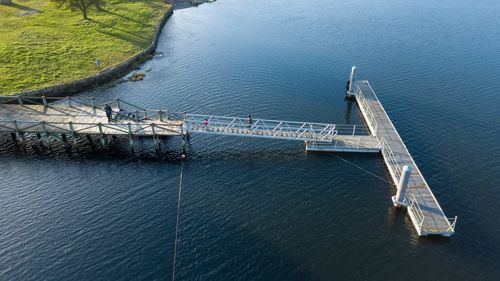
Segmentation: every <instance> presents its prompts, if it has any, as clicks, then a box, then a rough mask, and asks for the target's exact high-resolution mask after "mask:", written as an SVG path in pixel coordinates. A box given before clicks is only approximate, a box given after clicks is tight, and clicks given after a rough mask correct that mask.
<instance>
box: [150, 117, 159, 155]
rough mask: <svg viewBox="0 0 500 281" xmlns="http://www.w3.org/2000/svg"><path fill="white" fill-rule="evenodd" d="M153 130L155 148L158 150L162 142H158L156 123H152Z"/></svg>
mask: <svg viewBox="0 0 500 281" xmlns="http://www.w3.org/2000/svg"><path fill="white" fill-rule="evenodd" d="M151 131H152V133H153V142H154V144H155V149H156V150H158V148H159V144H160V142H158V139H157V137H156V130H155V123H151Z"/></svg>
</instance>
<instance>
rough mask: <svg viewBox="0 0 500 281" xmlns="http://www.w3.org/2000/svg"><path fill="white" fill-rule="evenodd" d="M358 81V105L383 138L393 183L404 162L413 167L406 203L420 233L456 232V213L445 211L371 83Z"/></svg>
mask: <svg viewBox="0 0 500 281" xmlns="http://www.w3.org/2000/svg"><path fill="white" fill-rule="evenodd" d="M355 85H356V90H355V98H356V101H357V103H358V106H359V109H360V111H361V113H362V115H363V117H364V119H365V122H366V124H367V125H368V127H369V128H370V131H371V134H372V135H373V136H376V137H377V138H378V140H379V142H380V149H381V152H382V156H383V158H384V162H385V164H386V166H387V168H388V170H389V173H390V175H391V177H392V180H393V181H394V183H395V184H396V185H397V184H398V183H399V181H400V178H401V174H402V169H403V167H404V166H410V167H412V168H413V171H412V172H411V174H410V177H409V182H408V191H407V193H406V201H407V202H406V203H407V204H408V206H407V209H408V214H409V216H410V218H411V221H412V222H413V225H414V226H415V229H416V230H417V232H418V234H419V235H420V236H426V235H443V236H451V235H452V234H454V232H455V222H456V217H455V218H451V219H450V218H448V217H447V216H446V215H445V214H444V212H443V210H442V209H441V206H440V205H439V203H438V201H437V199H436V197H435V196H434V194H433V193H432V191H431V189H430V187H429V185H428V184H427V182H426V181H425V179H424V177H423V176H422V173H421V172H420V170H419V169H418V166H417V165H416V164H415V161H414V160H413V158H412V157H411V155H410V153H409V152H408V149H407V148H406V146H405V144H404V143H403V140H402V139H401V137H400V136H399V133H398V132H397V130H396V128H395V127H394V125H393V124H392V122H391V120H390V119H389V116H388V115H387V113H386V111H385V109H384V107H383V106H382V104H381V103H380V101H379V99H378V98H377V96H376V95H375V92H374V91H373V89H372V87H371V86H370V83H369V82H368V81H357V82H356V83H355Z"/></svg>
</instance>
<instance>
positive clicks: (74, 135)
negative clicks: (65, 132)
mask: <svg viewBox="0 0 500 281" xmlns="http://www.w3.org/2000/svg"><path fill="white" fill-rule="evenodd" d="M68 124H69V130H70V131H71V138H73V143H74V144H76V133H75V128H74V127H73V122H71V121H69V123H68Z"/></svg>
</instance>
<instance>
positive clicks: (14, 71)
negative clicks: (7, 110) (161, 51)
mask: <svg viewBox="0 0 500 281" xmlns="http://www.w3.org/2000/svg"><path fill="white" fill-rule="evenodd" d="M170 9H171V6H170V5H168V4H166V3H165V2H164V1H163V0H137V1H126V0H110V1H107V5H106V6H104V11H101V12H96V11H91V12H90V13H89V17H90V20H88V21H84V20H83V19H82V15H81V13H79V12H77V11H71V10H68V9H64V8H59V7H58V6H57V5H55V4H53V3H51V2H50V1H48V0H24V1H23V0H15V1H14V2H13V5H0V26H1V27H2V28H1V29H0V95H14V94H18V93H21V92H25V91H29V90H35V89H40V88H45V87H49V86H54V85H57V84H61V83H66V82H70V81H74V80H77V79H81V78H84V77H88V76H92V75H95V74H97V73H99V72H101V71H102V70H104V69H106V68H107V67H110V66H113V65H116V64H118V63H120V62H122V61H124V60H127V59H129V58H131V57H133V56H134V55H136V54H138V53H139V52H141V51H142V50H144V49H145V48H147V47H148V46H149V45H150V44H151V42H152V41H153V38H154V35H155V33H156V28H157V26H158V24H159V22H160V20H161V18H162V17H163V16H164V15H165V13H166V12H168V11H169V10H170ZM97 58H99V61H100V62H101V66H100V67H99V68H98V67H97V66H96V64H95V61H96V59H97Z"/></svg>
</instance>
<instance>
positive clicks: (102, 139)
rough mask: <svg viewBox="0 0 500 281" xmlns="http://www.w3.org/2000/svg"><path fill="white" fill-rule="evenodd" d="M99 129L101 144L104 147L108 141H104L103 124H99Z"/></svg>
mask: <svg viewBox="0 0 500 281" xmlns="http://www.w3.org/2000/svg"><path fill="white" fill-rule="evenodd" d="M97 126H98V127H99V135H100V138H101V144H102V145H103V146H104V145H105V144H106V140H105V139H104V133H103V132H102V123H99V124H97Z"/></svg>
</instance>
